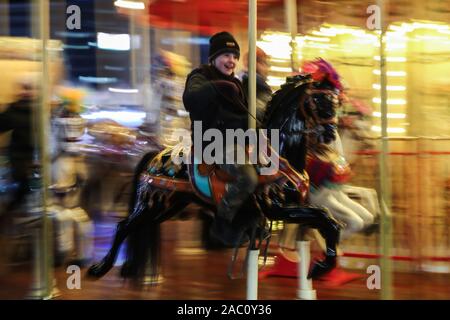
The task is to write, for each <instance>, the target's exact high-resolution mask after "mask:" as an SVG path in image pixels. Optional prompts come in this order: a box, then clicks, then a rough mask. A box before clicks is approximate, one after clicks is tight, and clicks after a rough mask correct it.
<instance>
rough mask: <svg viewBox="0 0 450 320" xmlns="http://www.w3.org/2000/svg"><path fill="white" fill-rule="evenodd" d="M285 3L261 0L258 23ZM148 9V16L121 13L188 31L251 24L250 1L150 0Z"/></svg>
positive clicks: (262, 23) (212, 30) (204, 31)
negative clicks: (270, 9) (249, 17)
mask: <svg viewBox="0 0 450 320" xmlns="http://www.w3.org/2000/svg"><path fill="white" fill-rule="evenodd" d="M282 4H283V0H258V26H265V25H267V24H268V20H269V15H265V14H264V12H267V10H268V9H269V8H271V7H280V5H281V6H282ZM145 10H147V12H148V15H145V14H142V11H141V10H128V9H123V8H118V11H119V12H121V13H125V14H130V13H131V12H134V13H135V14H136V13H137V14H139V16H138V19H139V21H140V22H141V23H143V24H149V25H151V26H152V27H156V28H162V29H178V30H186V31H191V32H194V33H198V34H203V35H210V34H213V33H215V32H219V31H223V30H233V29H235V28H242V27H244V28H246V27H247V24H248V1H247V0H222V1H205V0H154V1H150V4H149V5H147V8H146V9H145ZM138 11H140V12H138Z"/></svg>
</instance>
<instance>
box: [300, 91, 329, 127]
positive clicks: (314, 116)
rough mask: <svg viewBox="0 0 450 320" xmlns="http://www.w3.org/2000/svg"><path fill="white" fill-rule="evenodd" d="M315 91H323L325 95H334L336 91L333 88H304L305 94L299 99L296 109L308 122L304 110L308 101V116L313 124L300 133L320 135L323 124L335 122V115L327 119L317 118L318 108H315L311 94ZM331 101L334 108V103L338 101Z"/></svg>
mask: <svg viewBox="0 0 450 320" xmlns="http://www.w3.org/2000/svg"><path fill="white" fill-rule="evenodd" d="M316 93H324V94H326V95H327V96H334V95H336V93H335V92H334V91H333V90H330V89H312V88H308V89H306V90H305V94H304V95H303V96H302V98H301V99H300V102H299V108H298V110H299V112H300V113H301V115H302V116H303V119H305V122H306V123H309V121H307V119H308V116H307V114H306V110H305V103H306V102H308V104H309V107H310V109H311V112H310V116H311V118H312V122H313V125H312V128H309V129H308V128H307V129H304V130H302V132H301V133H303V134H310V133H313V134H316V135H320V134H321V133H323V132H324V131H325V129H324V127H323V125H326V124H335V123H336V122H337V118H336V116H333V117H330V118H328V119H322V118H319V116H318V115H317V111H318V108H317V105H316V103H315V102H314V99H313V95H314V94H316ZM307 99H308V100H307ZM331 99H332V98H330V100H331ZM331 103H333V108H336V106H335V105H337V104H338V103H337V102H334V101H332V102H331Z"/></svg>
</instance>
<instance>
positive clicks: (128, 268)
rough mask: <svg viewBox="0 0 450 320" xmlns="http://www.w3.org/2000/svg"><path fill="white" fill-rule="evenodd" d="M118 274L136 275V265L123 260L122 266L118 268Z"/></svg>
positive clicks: (124, 276)
mask: <svg viewBox="0 0 450 320" xmlns="http://www.w3.org/2000/svg"><path fill="white" fill-rule="evenodd" d="M120 276H121V277H122V278H133V277H135V276H137V270H136V267H135V266H133V265H132V264H131V263H128V262H125V263H124V264H123V265H122V268H120Z"/></svg>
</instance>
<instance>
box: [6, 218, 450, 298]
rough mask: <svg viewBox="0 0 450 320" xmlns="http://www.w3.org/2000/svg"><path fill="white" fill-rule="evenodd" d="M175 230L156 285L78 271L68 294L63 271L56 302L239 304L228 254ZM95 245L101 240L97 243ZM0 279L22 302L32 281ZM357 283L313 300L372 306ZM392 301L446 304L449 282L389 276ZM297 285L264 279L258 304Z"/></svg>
mask: <svg viewBox="0 0 450 320" xmlns="http://www.w3.org/2000/svg"><path fill="white" fill-rule="evenodd" d="M175 229H176V226H175V224H173V225H170V222H169V223H168V226H167V227H166V229H163V232H165V233H166V237H165V239H166V241H164V242H163V249H164V250H163V255H162V261H163V263H162V274H163V281H162V283H161V284H159V285H154V286H147V287H145V288H144V289H143V290H136V288H135V287H133V286H132V285H131V284H130V283H127V282H124V281H123V280H122V279H121V278H120V277H119V274H118V272H119V268H118V267H115V268H114V269H113V270H112V271H111V272H110V273H108V274H107V275H106V276H105V277H104V278H102V279H100V280H97V281H92V280H89V279H87V278H85V277H84V273H85V271H86V268H83V269H82V273H83V278H82V279H81V289H79V290H77V289H73V290H69V289H68V288H67V286H66V280H67V278H68V277H69V274H67V273H66V268H65V267H58V268H56V269H55V278H56V283H57V288H58V289H59V291H60V293H61V295H60V296H59V297H58V298H57V299H63V300H77V299H83V300H85V299H87V300H91V299H95V300H98V299H101V300H103V299H113V300H114V299H150V300H166V299H167V300H191V299H202V300H204V299H205V300H210V299H214V300H241V299H242V300H243V299H245V298H246V280H245V279H238V280H230V279H228V278H227V276H226V272H227V266H228V263H229V262H230V258H231V254H232V252H231V250H209V251H207V250H204V249H202V248H201V247H200V246H198V245H196V244H195V243H193V242H189V241H187V242H186V243H184V245H183V242H182V241H180V239H179V238H176V237H171V236H167V233H169V234H170V233H171V232H172V234H173V232H174V230H175ZM98 241H100V240H98ZM9 269H10V270H9V271H8V272H6V273H3V274H1V275H0V288H1V290H0V299H23V298H25V296H26V293H27V292H28V290H29V288H30V283H31V281H32V273H31V268H30V267H29V266H27V265H25V266H21V267H20V268H9ZM354 272H358V273H361V274H362V276H363V277H362V278H360V279H357V280H355V281H352V282H350V283H347V284H345V285H343V286H341V287H330V286H329V285H327V283H324V282H314V287H315V289H316V290H317V295H318V299H325V300H342V299H349V300H377V299H380V291H379V290H369V289H368V288H367V286H366V279H367V276H368V275H367V274H365V273H364V271H362V270H355V271H354ZM393 278H394V283H393V293H394V299H408V300H409V299H414V300H415V299H420V300H424V299H427V300H428V299H433V300H434V299H444V300H450V289H449V288H450V277H449V275H448V274H436V273H423V272H420V273H419V272H418V273H396V274H394V277H393ZM296 290H297V279H295V278H282V277H269V278H266V279H262V280H260V282H259V292H258V298H259V299H261V300H294V299H296Z"/></svg>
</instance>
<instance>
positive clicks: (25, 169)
mask: <svg viewBox="0 0 450 320" xmlns="http://www.w3.org/2000/svg"><path fill="white" fill-rule="evenodd" d="M37 92H38V90H37V82H36V81H34V79H33V77H31V76H27V77H24V78H22V79H20V80H19V82H18V94H17V100H16V101H15V102H13V103H11V104H10V105H9V106H8V108H7V109H6V110H5V111H4V112H3V113H0V133H4V132H7V131H11V130H12V133H11V142H10V144H9V147H8V157H9V162H10V166H11V176H12V183H13V184H15V185H16V187H15V189H13V192H12V195H11V198H10V201H9V203H8V204H7V205H6V208H5V213H6V214H9V213H11V212H12V211H14V210H17V209H19V208H20V206H21V205H23V204H24V200H25V198H26V196H27V194H28V193H29V192H30V186H29V179H30V175H31V170H32V165H33V156H34V152H35V148H36V144H35V140H34V135H35V130H34V126H33V107H35V105H36V103H37Z"/></svg>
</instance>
